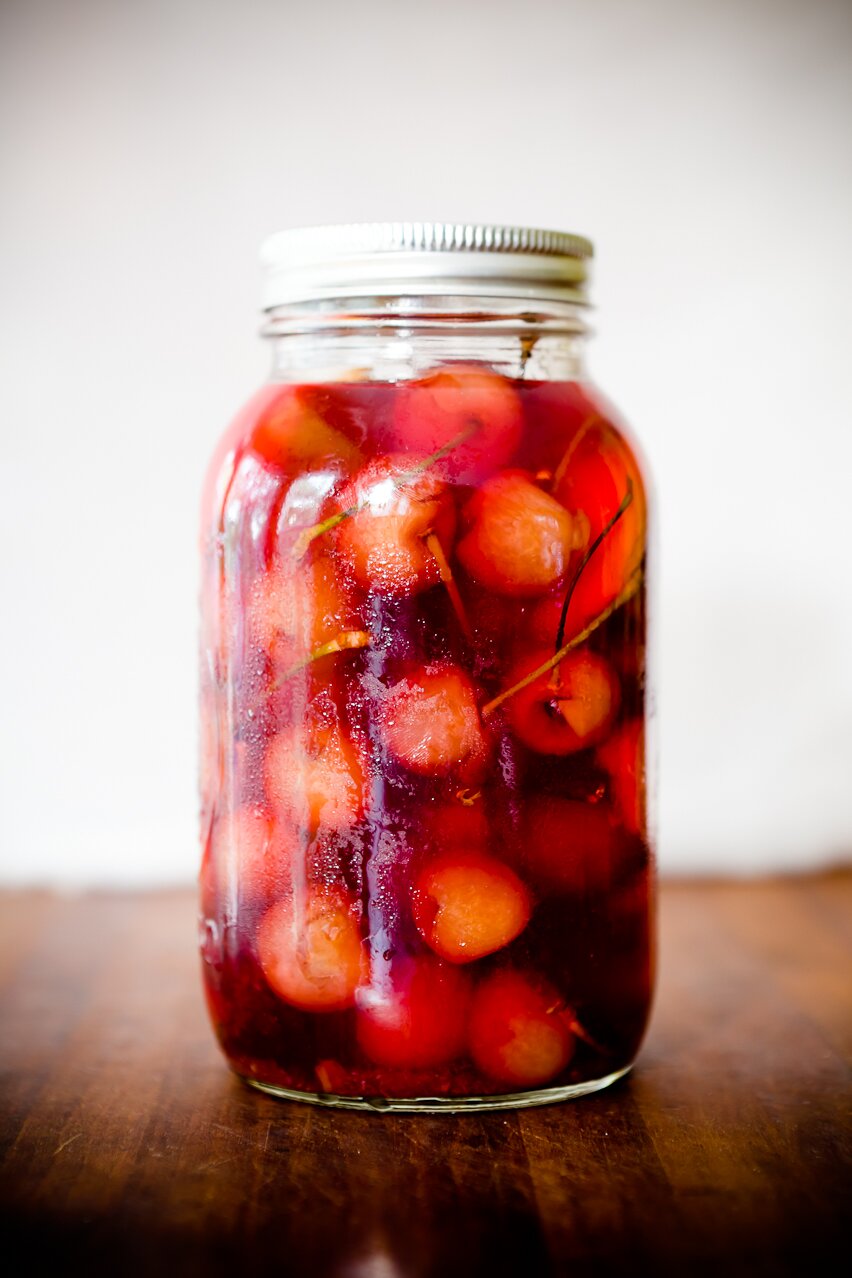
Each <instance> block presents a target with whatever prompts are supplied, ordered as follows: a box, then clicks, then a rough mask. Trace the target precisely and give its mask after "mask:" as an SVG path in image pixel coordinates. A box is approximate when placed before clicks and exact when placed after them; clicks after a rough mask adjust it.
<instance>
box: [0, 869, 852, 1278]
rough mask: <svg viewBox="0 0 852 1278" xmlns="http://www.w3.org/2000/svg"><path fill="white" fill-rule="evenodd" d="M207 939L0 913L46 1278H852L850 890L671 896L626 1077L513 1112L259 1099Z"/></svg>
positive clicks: (155, 905) (7, 1171)
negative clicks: (851, 1276)
mask: <svg viewBox="0 0 852 1278" xmlns="http://www.w3.org/2000/svg"><path fill="white" fill-rule="evenodd" d="M194 929H195V924H194V900H193V897H192V895H191V894H190V893H182V892H177V893H167V894H154V895H148V894H146V895H122V896H116V895H86V896H80V897H59V896H51V895H47V894H38V893H23V894H6V895H5V896H3V897H2V898H0V1000H2V1045H0V1068H2V1118H0V1141H2V1164H0V1199H2V1206H1V1207H0V1211H2V1224H3V1228H4V1237H5V1239H6V1243H7V1248H8V1247H9V1246H14V1244H15V1243H16V1242H17V1243H19V1244H20V1246H21V1247H22V1248H23V1249H24V1253H23V1254H24V1255H25V1256H26V1257H28V1268H29V1269H31V1270H32V1272H35V1273H39V1272H42V1271H43V1270H44V1269H45V1268H46V1266H47V1265H48V1264H50V1265H51V1266H52V1265H60V1264H61V1265H62V1266H63V1267H64V1268H70V1270H71V1271H72V1272H74V1271H75V1270H76V1269H78V1268H79V1269H81V1270H83V1269H85V1271H86V1272H87V1273H89V1274H101V1273H103V1274H122V1275H131V1276H132V1275H142V1274H153V1273H163V1274H166V1275H169V1274H171V1273H172V1272H174V1273H180V1274H181V1275H182V1276H186V1278H191V1276H192V1275H196V1274H198V1275H201V1274H204V1275H219V1274H227V1273H239V1274H241V1275H243V1274H265V1273H270V1274H276V1275H298V1276H299V1278H301V1276H302V1275H305V1276H306V1278H324V1276H325V1275H340V1276H341V1278H396V1276H397V1275H400V1276H401V1275H406V1276H407V1275H412V1276H413V1278H431V1276H432V1275H441V1278H455V1276H456V1275H458V1276H459V1278H461V1276H462V1275H464V1276H465V1278H477V1276H478V1275H480V1274H482V1275H485V1274H487V1275H502V1274H519V1275H531V1276H533V1278H538V1276H539V1275H541V1276H542V1278H548V1276H549V1275H562V1274H565V1275H569V1274H570V1275H572V1278H575V1276H583V1275H587V1274H588V1275H599V1274H602V1275H607V1274H613V1275H616V1274H617V1275H621V1274H630V1275H643V1274H654V1275H658V1276H659V1275H668V1274H672V1275H673V1274H678V1275H683V1274H689V1275H702V1274H708V1275H710V1274H724V1275H725V1276H726V1278H729V1276H731V1275H740V1274H743V1275H745V1274H748V1275H749V1278H763V1276H764V1275H765V1276H766V1278H774V1276H775V1275H786V1274H794V1273H797V1274H798V1273H806V1274H812V1273H813V1274H820V1275H825V1274H833V1273H835V1272H837V1273H840V1272H845V1271H846V1266H845V1264H844V1263H843V1260H842V1257H843V1255H844V1252H848V1246H849V1231H848V1226H847V1225H846V1218H847V1214H848V1209H849V1205H850V1190H852V1113H850V1058H851V1057H852V876H850V875H846V874H842V873H838V874H834V875H824V876H819V877H811V878H803V879H788V880H767V881H763V882H744V883H731V882H707V883H700V884H697V883H692V882H690V883H669V884H666V885H665V886H664V888H663V893H662V909H661V979H660V984H659V991H658V997H657V1006H656V1012H655V1016H654V1021H653V1025H652V1030H651V1033H650V1035H649V1038H648V1041H647V1043H646V1046H645V1048H644V1050H643V1053H642V1056H641V1058H640V1063H639V1065H638V1066H637V1068H636V1070H635V1072H634V1074H633V1075H632V1077H630V1078H629V1079H628V1080H626V1081H625V1082H623V1083H621V1084H619V1085H617V1086H616V1087H615V1088H613V1089H611V1090H610V1091H609V1092H604V1093H601V1094H600V1095H598V1096H595V1097H589V1098H586V1099H584V1100H581V1101H575V1102H572V1103H568V1104H565V1105H561V1106H552V1107H549V1108H546V1109H540V1110H530V1111H526V1112H524V1113H508V1114H505V1113H500V1114H494V1115H475V1116H470V1117H467V1116H461V1117H459V1116H455V1117H454V1116H445V1115H438V1116H431V1115H396V1116H392V1115H378V1114H377V1115H372V1114H354V1113H336V1112H333V1111H325V1110H314V1109H311V1108H310V1107H308V1106H301V1105H295V1104H284V1103H280V1102H277V1101H274V1100H271V1099H269V1098H267V1097H264V1096H261V1095H258V1094H255V1093H253V1092H250V1091H249V1090H247V1089H245V1088H243V1087H242V1086H241V1085H240V1084H239V1083H237V1082H236V1081H234V1080H233V1079H232V1078H231V1076H230V1075H229V1073H228V1072H227V1069H226V1068H225V1066H224V1063H223V1061H222V1059H221V1057H220V1056H219V1053H218V1050H217V1048H216V1047H215V1045H214V1042H213V1038H212V1035H211V1032H210V1030H209V1027H208V1025H207V1021H206V1016H205V1013H204V1009H203V1005H202V1000H201V994H200V985H199V978H198V962H197V959H196V954H195V935H194Z"/></svg>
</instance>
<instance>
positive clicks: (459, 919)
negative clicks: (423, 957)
mask: <svg viewBox="0 0 852 1278" xmlns="http://www.w3.org/2000/svg"><path fill="white" fill-rule="evenodd" d="M411 895H412V908H413V913H414V922H415V923H416V925H417V929H418V931H419V932H420V935H421V936H422V937H423V939H424V941H425V942H426V944H427V945H429V946H430V947H431V948H432V949H433V950H434V951H435V953H436V954H439V955H440V956H441V958H444V959H447V960H448V962H450V963H472V962H473V961H474V960H475V959H479V958H484V956H485V955H486V954H493V953H494V952H495V950H500V949H502V948H503V946H504V945H508V944H509V942H510V941H514V939H515V937H516V936H519V935H520V933H521V932H522V931H523V930H524V928H525V927H526V925H527V923H528V922H529V918H530V914H531V913H532V898H531V896H530V893H529V891H528V889H527V888H526V886H525V885H524V884H523V883H522V882H521V880H520V879H519V878H518V876H517V874H515V872H514V870H512V869H510V868H509V866H508V865H504V864H503V863H502V861H496V860H495V859H494V858H493V857H490V856H485V855H484V854H483V853H482V852H468V851H461V852H447V853H444V854H442V855H441V856H439V857H437V858H436V859H435V860H434V861H432V862H431V863H430V864H429V865H427V867H426V868H425V870H423V871H422V873H421V874H420V875H419V876H418V878H417V880H416V882H415V884H414V887H413V889H412V894H411Z"/></svg>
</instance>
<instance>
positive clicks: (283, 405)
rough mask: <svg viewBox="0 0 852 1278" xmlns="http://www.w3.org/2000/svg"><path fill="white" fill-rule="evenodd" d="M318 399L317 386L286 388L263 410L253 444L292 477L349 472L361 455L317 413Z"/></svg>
mask: <svg viewBox="0 0 852 1278" xmlns="http://www.w3.org/2000/svg"><path fill="white" fill-rule="evenodd" d="M314 398H315V388H314V387H311V386H282V387H281V391H280V394H278V395H277V396H276V397H275V398H274V399H273V400H272V402H271V403H270V404H267V405H266V406H265V407H264V408H263V409H262V411H261V413H260V416H259V418H258V420H257V423H256V425H255V427H254V429H253V430H252V432H251V435H250V436H249V445H250V447H251V448H252V449H253V450H254V451H255V452H256V453H259V454H260V456H261V457H262V458H263V459H264V460H265V461H268V462H271V463H272V465H274V466H276V467H278V468H280V469H281V470H284V471H286V472H287V473H288V474H299V473H301V472H302V471H304V470H306V469H311V470H315V469H317V468H318V467H321V466H327V467H329V468H331V469H335V470H337V471H341V470H342V471H343V472H345V473H349V472H351V471H352V470H354V469H355V467H357V465H358V463H359V461H360V456H361V454H360V453H359V451H358V449H357V448H356V447H355V445H354V444H353V443H352V442H351V441H350V440H348V439H347V438H346V436H345V435H343V434H341V433H340V431H338V430H335V429H334V428H333V427H331V426H329V425H327V423H326V422H325V421H324V420H323V418H322V417H321V416H320V415H319V413H318V412H317V411H316V407H315V404H314V403H313V400H314Z"/></svg>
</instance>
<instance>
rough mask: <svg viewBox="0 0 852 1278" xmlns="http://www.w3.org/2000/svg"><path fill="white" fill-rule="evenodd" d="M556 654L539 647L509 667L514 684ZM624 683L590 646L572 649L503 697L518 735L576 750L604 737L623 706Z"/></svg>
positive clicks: (549, 750) (539, 744)
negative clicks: (555, 665) (505, 698)
mask: <svg viewBox="0 0 852 1278" xmlns="http://www.w3.org/2000/svg"><path fill="white" fill-rule="evenodd" d="M552 655H553V653H552V650H551V649H540V650H539V651H538V652H533V653H531V654H530V656H528V657H526V658H524V659H523V660H522V661H520V662H519V663H518V664H517V665H516V666H515V667H514V668H513V669H512V670H511V671H510V673H509V676H508V679H507V684H508V686H509V687H512V686H513V685H514V684H515V683H518V682H520V681H521V680H522V679H523V678H524V677H525V676H526V675H528V674H530V673H531V672H532V671H533V670H535V669H536V668H537V667H538V666H540V665H543V664H544V662H545V661H547V660H548V658H550V657H551V656H552ZM619 698H620V693H619V685H618V678H617V676H616V674H615V671H614V670H613V669H612V667H611V666H610V664H609V662H608V661H605V660H604V658H603V657H601V656H599V655H598V654H597V653H595V652H592V651H591V650H589V649H588V648H577V649H575V650H574V651H573V652H569V653H568V654H567V655H566V656H565V657H563V659H562V661H560V663H559V665H558V666H557V667H556V668H555V670H548V671H546V672H545V673H544V674H542V675H539V677H538V678H537V679H535V680H534V681H533V682H532V683H530V684H527V686H526V687H525V688H522V689H521V690H520V691H519V692H516V693H514V694H513V695H512V696H511V697H509V698H508V700H507V701H506V702H505V703H504V710H505V712H506V718H507V719H508V721H509V724H510V726H511V728H512V731H513V733H514V735H515V736H516V737H517V738H518V740H519V741H521V742H522V743H523V744H524V745H525V746H528V747H529V749H530V750H536V751H538V752H539V753H541V754H558V755H565V754H573V753H574V752H575V751H577V750H585V749H587V748H588V747H589V746H593V745H596V744H597V743H598V742H599V741H603V739H604V738H605V737H606V735H607V733H608V732H609V727H610V724H611V723H612V721H613V719H614V718H615V715H616V713H617V711H618V705H619Z"/></svg>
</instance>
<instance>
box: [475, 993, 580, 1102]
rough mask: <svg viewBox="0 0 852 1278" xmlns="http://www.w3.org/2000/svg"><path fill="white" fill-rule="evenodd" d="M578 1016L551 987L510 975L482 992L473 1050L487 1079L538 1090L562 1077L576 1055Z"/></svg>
mask: <svg viewBox="0 0 852 1278" xmlns="http://www.w3.org/2000/svg"><path fill="white" fill-rule="evenodd" d="M571 1022H572V1016H571V1013H570V1012H569V1010H568V1009H567V1008H566V1007H565V1004H564V1002H563V1001H562V999H561V998H560V997H559V995H558V994H557V992H556V991H555V990H554V989H553V988H552V987H551V986H549V985H547V984H546V983H545V982H543V981H540V980H538V979H536V978H534V977H531V976H526V975H524V974H522V973H520V972H516V971H512V970H504V971H498V972H494V973H493V974H492V975H491V976H488V977H486V978H485V980H484V981H482V983H481V984H480V986H479V988H478V989H477V991H476V993H475V995H474V999H473V1006H472V1009H471V1017H470V1050H471V1055H472V1056H473V1059H474V1061H475V1062H476V1064H477V1065H478V1066H479V1068H480V1069H481V1070H482V1072H483V1073H484V1074H488V1075H489V1076H490V1077H491V1078H496V1079H498V1080H499V1081H500V1082H501V1083H507V1084H509V1085H510V1086H515V1087H534V1086H536V1085H537V1084H540V1083H546V1082H548V1081H549V1080H550V1079H552V1078H553V1077H554V1076H555V1075H556V1074H559V1073H560V1072H561V1071H562V1070H563V1069H564V1068H565V1066H566V1065H567V1064H568V1061H569V1060H570V1059H571V1056H572V1054H573V1051H574V1035H573V1033H572V1031H571Z"/></svg>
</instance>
